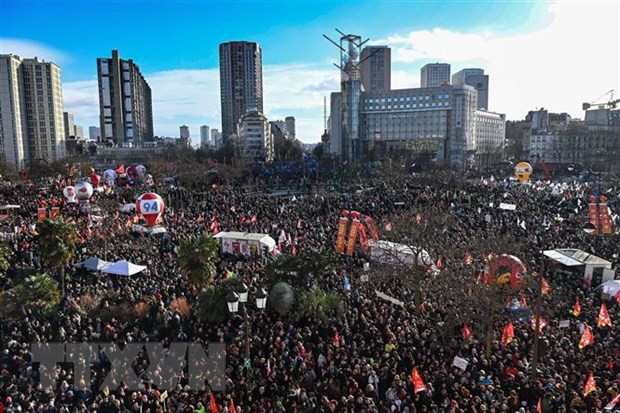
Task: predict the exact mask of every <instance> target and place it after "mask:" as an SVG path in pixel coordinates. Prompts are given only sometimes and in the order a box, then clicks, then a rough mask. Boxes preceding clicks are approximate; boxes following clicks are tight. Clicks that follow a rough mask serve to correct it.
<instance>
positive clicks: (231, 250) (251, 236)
mask: <svg viewBox="0 0 620 413" xmlns="http://www.w3.org/2000/svg"><path fill="white" fill-rule="evenodd" d="M213 238H215V239H217V240H218V241H219V242H220V247H221V249H222V253H226V254H234V255H245V256H249V255H261V256H262V255H263V249H264V248H267V251H268V252H272V251H273V249H274V248H275V246H276V241H275V240H274V239H273V238H271V237H270V236H269V235H267V234H257V233H248V232H220V233H218V234H217V235H215V236H214V237H213Z"/></svg>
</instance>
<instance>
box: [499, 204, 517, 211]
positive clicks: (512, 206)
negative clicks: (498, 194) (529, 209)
mask: <svg viewBox="0 0 620 413" xmlns="http://www.w3.org/2000/svg"><path fill="white" fill-rule="evenodd" d="M499 209H504V210H506V211H515V210H516V209H517V206H516V205H515V204H505V203H503V202H500V204H499Z"/></svg>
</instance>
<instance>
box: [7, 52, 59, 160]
mask: <svg viewBox="0 0 620 413" xmlns="http://www.w3.org/2000/svg"><path fill="white" fill-rule="evenodd" d="M0 72H1V73H0V115H1V116H2V118H1V119H0V132H1V133H0V135H1V136H2V138H1V139H2V142H0V143H1V149H0V150H1V151H2V152H1V158H2V160H3V161H4V162H5V163H6V164H8V165H11V166H13V167H15V168H16V169H18V170H21V169H24V168H27V167H28V166H29V165H32V164H34V163H38V162H54V161H56V160H58V159H62V158H64V157H65V156H66V148H65V135H66V134H65V128H64V115H63V113H64V112H63V100H62V83H61V79H60V68H59V67H58V66H57V65H55V64H54V63H51V62H45V61H42V60H39V59H37V58H36V57H35V58H34V59H22V58H20V57H19V56H15V55H0Z"/></svg>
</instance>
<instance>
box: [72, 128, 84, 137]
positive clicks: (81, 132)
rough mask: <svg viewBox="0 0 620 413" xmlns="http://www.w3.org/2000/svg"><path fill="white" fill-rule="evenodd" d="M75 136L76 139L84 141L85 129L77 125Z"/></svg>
mask: <svg viewBox="0 0 620 413" xmlns="http://www.w3.org/2000/svg"><path fill="white" fill-rule="evenodd" d="M73 136H75V139H84V127H83V126H81V125H75V133H74V134H73Z"/></svg>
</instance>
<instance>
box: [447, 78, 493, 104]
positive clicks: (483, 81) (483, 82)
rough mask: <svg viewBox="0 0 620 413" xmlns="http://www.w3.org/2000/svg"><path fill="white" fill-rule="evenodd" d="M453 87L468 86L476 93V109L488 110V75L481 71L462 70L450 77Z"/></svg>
mask: <svg viewBox="0 0 620 413" xmlns="http://www.w3.org/2000/svg"><path fill="white" fill-rule="evenodd" d="M452 84H453V85H469V86H472V87H474V88H475V89H476V91H477V92H478V102H477V104H476V107H477V108H478V109H484V110H487V109H488V108H489V75H485V74H484V70H483V69H477V68H476V69H463V70H460V71H458V72H456V73H455V74H454V75H452Z"/></svg>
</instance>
